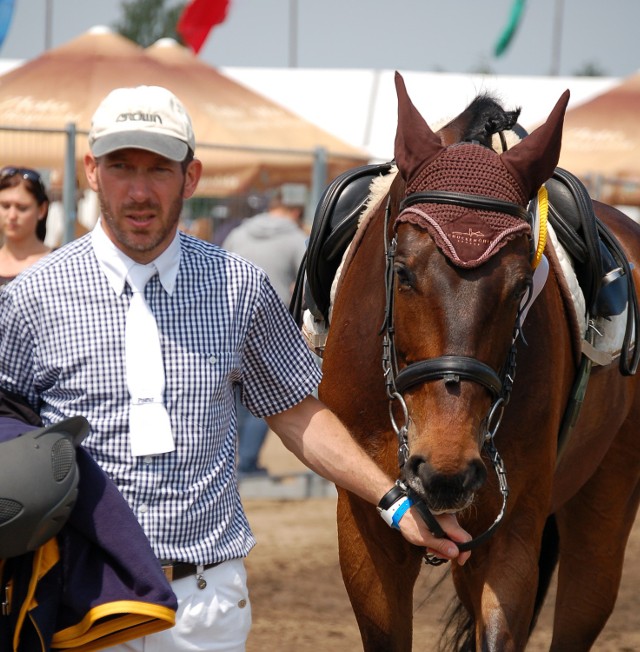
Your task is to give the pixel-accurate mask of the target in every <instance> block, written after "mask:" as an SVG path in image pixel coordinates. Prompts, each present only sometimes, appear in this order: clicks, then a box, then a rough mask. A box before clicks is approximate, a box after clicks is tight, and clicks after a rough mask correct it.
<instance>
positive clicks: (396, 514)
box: [391, 496, 413, 530]
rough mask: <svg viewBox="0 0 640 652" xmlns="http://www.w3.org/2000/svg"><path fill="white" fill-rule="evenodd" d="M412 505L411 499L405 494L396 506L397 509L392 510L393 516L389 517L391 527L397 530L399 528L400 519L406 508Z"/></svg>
mask: <svg viewBox="0 0 640 652" xmlns="http://www.w3.org/2000/svg"><path fill="white" fill-rule="evenodd" d="M411 505H413V502H412V501H411V498H409V496H407V497H406V498H405V499H404V501H402V502H401V503H400V505H399V506H398V509H396V511H395V512H394V514H393V516H392V517H391V527H392V528H394V529H396V530H399V529H400V519H401V518H402V517H403V516H404V515H405V513H406V512H407V510H408V509H409V508H410V507H411Z"/></svg>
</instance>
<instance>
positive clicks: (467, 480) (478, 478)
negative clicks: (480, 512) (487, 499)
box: [462, 460, 487, 493]
mask: <svg viewBox="0 0 640 652" xmlns="http://www.w3.org/2000/svg"><path fill="white" fill-rule="evenodd" d="M486 479H487V469H486V467H485V465H484V464H483V463H482V460H473V461H472V462H471V463H470V464H469V466H468V467H467V471H466V473H465V474H464V479H463V481H462V488H463V489H464V491H468V492H471V493H475V492H476V491H478V489H480V487H482V485H483V484H484V483H485V480H486Z"/></svg>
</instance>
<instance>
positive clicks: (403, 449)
mask: <svg viewBox="0 0 640 652" xmlns="http://www.w3.org/2000/svg"><path fill="white" fill-rule="evenodd" d="M419 203H438V204H452V205H455V206H464V207H467V208H471V209H475V210H484V211H495V212H499V213H507V214H509V215H513V216H515V217H518V218H521V219H523V220H525V221H526V222H527V223H528V224H529V225H531V226H532V222H533V220H532V216H531V213H530V212H529V211H528V210H527V209H525V208H524V207H522V206H520V205H519V204H515V203H512V202H507V201H503V200H500V199H496V198H494V197H486V196H481V195H472V194H467V193H459V192H446V191H430V192H418V193H412V194H410V195H408V196H407V197H405V198H404V199H403V200H402V202H401V203H400V206H399V211H400V212H402V211H403V210H404V209H405V208H407V207H409V206H412V205H414V204H419ZM390 219H391V196H389V198H388V200H387V206H386V210H385V224H384V245H385V256H386V273H385V291H386V307H385V315H384V323H383V325H382V328H381V333H382V334H383V335H384V337H383V354H382V369H383V372H384V377H385V383H386V391H387V397H388V399H389V417H390V420H391V425H392V427H393V429H394V431H395V433H396V436H397V438H398V464H399V466H400V469H401V470H402V468H403V467H404V465H405V464H406V462H407V460H408V459H409V440H408V426H409V411H408V408H407V405H406V403H405V400H404V397H403V393H404V392H405V391H407V390H408V389H409V388H411V387H414V386H415V385H419V384H422V383H425V382H430V381H433V380H443V381H444V382H445V383H454V384H457V383H459V382H460V380H469V381H472V382H476V383H478V384H480V385H482V386H483V387H485V388H486V389H487V391H488V392H489V393H490V395H491V397H492V401H493V403H492V405H491V408H490V409H489V412H488V414H487V417H486V418H485V419H484V420H483V433H482V435H483V447H484V449H485V451H486V452H487V455H488V456H489V458H490V459H491V462H492V464H493V467H494V470H495V472H496V475H497V478H498V484H499V488H500V493H501V494H502V507H501V509H500V511H499V513H498V515H497V517H496V519H495V520H494V522H493V523H492V524H491V526H489V528H488V529H487V530H485V532H483V533H482V534H480V535H479V536H477V537H476V538H474V539H472V540H471V541H467V542H466V543H459V542H455V543H456V545H457V546H458V548H459V550H460V551H461V552H462V551H466V550H471V549H473V548H475V547H477V546H478V545H480V544H481V543H483V542H484V541H486V540H487V539H488V538H489V537H490V536H491V535H492V534H493V533H494V531H495V530H496V528H497V527H498V525H499V524H500V522H501V521H502V518H503V516H504V514H505V511H506V505H507V497H508V495H509V487H508V484H507V474H506V469H505V466H504V463H503V461H502V458H501V457H500V454H499V453H498V450H497V448H496V446H495V443H494V437H495V434H496V432H497V430H498V428H499V426H500V422H501V421H502V416H503V413H504V409H505V407H506V405H507V403H508V402H509V397H510V395H511V390H512V387H513V381H514V378H515V369H516V342H517V340H518V338H519V337H521V335H522V333H521V315H522V313H523V310H524V308H525V306H524V305H522V306H521V308H520V311H519V313H518V316H517V318H516V324H515V328H514V334H513V339H512V345H511V349H510V351H509V355H508V357H507V360H506V362H505V364H504V366H503V369H502V371H501V373H500V374H498V373H497V372H496V371H495V370H494V369H492V368H491V367H490V366H489V365H487V364H485V363H484V362H482V361H480V360H477V359H476V358H470V357H467V356H459V355H444V356H440V357H437V358H431V359H428V360H419V361H417V362H413V363H411V364H409V365H407V366H406V367H404V368H403V369H398V360H397V353H396V348H395V343H394V334H395V326H394V318H393V314H394V310H393V297H394V291H393V288H394V261H395V254H396V248H397V236H394V237H393V238H392V239H391V240H390V239H389V226H390ZM531 241H532V259H533V253H534V251H533V238H531ZM530 298H531V289H530V291H529V297H528V300H530ZM526 303H528V301H527V302H525V304H526ZM394 403H397V404H399V406H400V408H401V410H402V415H403V419H404V423H403V424H402V425H398V423H397V422H396V419H395V416H394V413H393V407H394ZM399 484H400V486H401V487H402V488H403V489H404V490H405V491H406V493H407V494H408V495H409V496H410V498H411V499H412V501H413V503H414V505H415V507H416V509H417V510H418V512H419V513H420V515H421V516H422V518H423V519H424V521H425V523H426V524H427V527H428V528H429V530H430V531H431V533H432V534H433V535H434V536H436V537H438V538H443V537H447V534H446V532H445V531H444V530H443V529H442V527H441V526H440V524H439V523H438V521H437V519H436V518H435V517H434V515H433V514H432V513H431V511H430V510H429V508H428V507H427V506H426V504H425V503H424V501H423V500H422V498H421V497H420V496H419V495H418V494H417V493H416V492H415V491H414V490H413V489H411V488H410V487H407V486H405V485H404V483H399ZM425 561H426V562H427V563H429V564H432V565H438V564H440V563H444V562H445V561H446V560H443V559H439V558H437V557H435V556H433V555H430V554H427V555H425Z"/></svg>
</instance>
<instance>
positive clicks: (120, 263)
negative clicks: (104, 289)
mask: <svg viewBox="0 0 640 652" xmlns="http://www.w3.org/2000/svg"><path fill="white" fill-rule="evenodd" d="M91 244H92V245H93V250H94V252H95V254H96V258H97V259H98V264H99V265H100V269H101V270H102V272H103V273H104V275H105V276H106V277H107V281H108V282H109V285H110V286H111V287H112V289H113V291H114V292H115V293H116V294H117V295H118V296H120V295H121V294H122V292H123V291H124V286H125V282H126V278H127V274H128V273H129V270H130V269H131V267H132V266H133V265H135V264H136V263H135V261H134V260H132V259H131V258H129V256H127V255H126V254H125V253H124V252H123V251H121V250H120V249H119V248H118V247H117V246H116V245H115V244H114V243H113V242H112V241H111V240H110V239H109V236H108V235H107V234H106V233H105V231H104V228H103V226H102V220H101V219H99V220H98V222H97V223H96V226H95V228H94V229H93V230H92V231H91ZM152 262H153V264H154V265H155V266H156V269H157V270H158V276H159V278H160V283H162V287H163V288H164V289H165V292H166V293H167V294H169V295H171V294H173V289H174V287H175V284H176V277H177V276H178V268H179V266H180V236H179V234H178V233H177V232H176V235H175V238H174V239H173V240H172V241H171V244H170V245H169V246H168V247H167V248H166V249H165V250H164V251H163V252H162V253H161V254H160V255H159V256H158V257H157V258H156V259H155V260H153V261H152Z"/></svg>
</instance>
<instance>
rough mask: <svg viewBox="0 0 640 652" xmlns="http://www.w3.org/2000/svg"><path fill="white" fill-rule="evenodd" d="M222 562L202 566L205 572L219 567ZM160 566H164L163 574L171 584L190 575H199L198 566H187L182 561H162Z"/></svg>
mask: <svg viewBox="0 0 640 652" xmlns="http://www.w3.org/2000/svg"><path fill="white" fill-rule="evenodd" d="M221 563H222V562H220V561H217V562H215V563H213V564H204V565H203V566H202V568H203V570H207V569H209V568H213V567H214V566H219V565H220V564H221ZM160 565H161V566H162V572H163V573H164V576H165V577H166V578H167V580H168V581H169V582H175V581H176V580H181V579H183V578H184V577H189V576H190V575H196V574H197V573H198V566H196V565H195V564H186V563H185V562H182V561H161V562H160Z"/></svg>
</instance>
